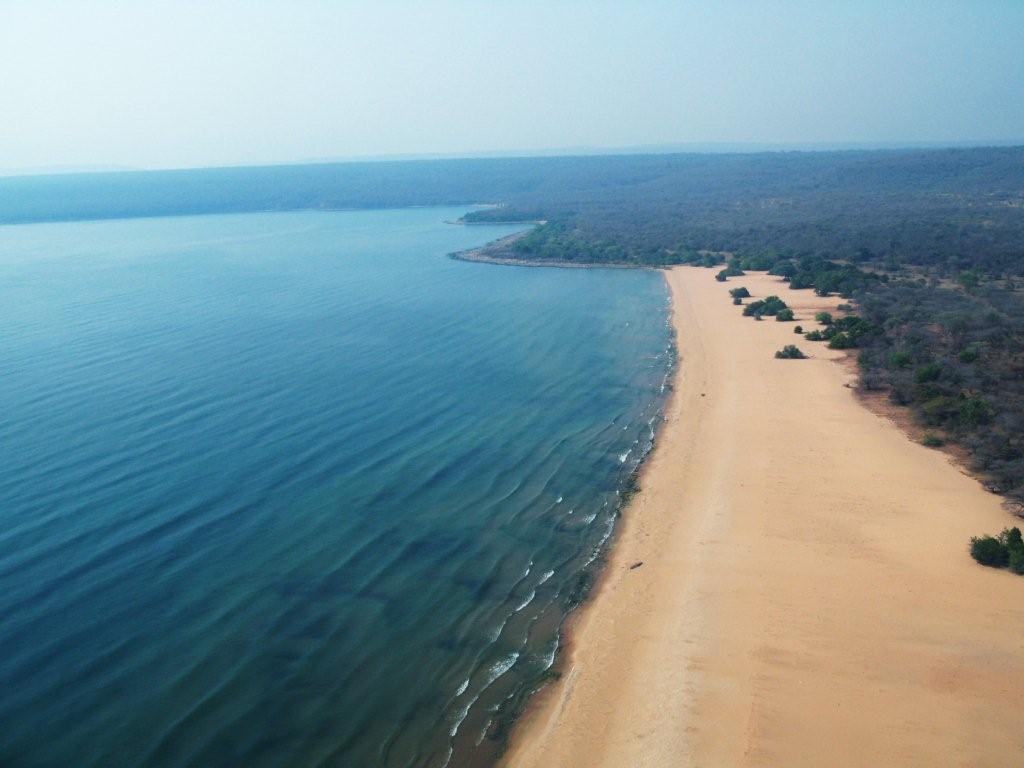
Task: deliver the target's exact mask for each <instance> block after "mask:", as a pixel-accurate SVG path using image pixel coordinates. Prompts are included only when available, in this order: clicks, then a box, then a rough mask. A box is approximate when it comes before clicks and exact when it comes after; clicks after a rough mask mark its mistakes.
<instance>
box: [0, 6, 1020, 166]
mask: <svg viewBox="0 0 1024 768" xmlns="http://www.w3.org/2000/svg"><path fill="white" fill-rule="evenodd" d="M0 51H3V53H2V54H0V61H3V63H4V69H5V71H6V72H8V73H13V74H14V76H12V77H7V78H4V79H3V81H0V102H2V103H3V104H4V105H5V113H6V115H7V119H5V120H2V121H0V172H5V173H11V172H16V171H18V170H21V171H39V170H46V169H50V170H61V169H65V170H66V169H75V170H79V169H101V168H119V167H131V168H175V167H195V166H215V165H246V164H273V163H292V162H310V161H317V160H341V159H344V160H352V159H359V158H367V159H369V158H381V157H400V156H452V155H480V154H532V153H540V154H544V153H550V152H552V151H559V150H562V151H564V150H566V149H572V148H580V149H589V150H592V151H608V150H615V149H627V148H642V147H652V148H656V147H665V146H670V147H685V146H694V145H700V146H709V147H713V146H729V145H753V146H793V147H796V146H811V145H823V146H837V145H838V146H844V145H915V144H964V143H968V144H970V143H992V144H1006V143H1012V142H1018V141H1022V140H1024V99H1021V98H1020V95H1021V94H1020V91H1021V84H1022V83H1024V4H1021V3H1016V2H990V3H985V4H980V3H978V4H970V5H967V4H961V3H955V2H929V3H922V2H911V3H898V4H892V3H882V2H875V1H872V2H863V3H858V4H856V5H853V4H843V3H809V2H788V3H785V4H784V5H779V4H771V5H768V4H760V3H747V2H733V3H728V4H726V5H722V6H719V7H716V8H707V7H702V6H701V5H699V4H696V3H669V2H660V1H659V2H653V1H652V2H646V3H642V4H636V5H632V6H629V7H623V6H620V5H617V4H613V3H596V4H595V3H587V4H583V3H579V2H561V3H556V4H547V5H545V4H540V3H533V2H525V3H519V4H516V5H515V6H514V7H512V6H510V5H502V6H497V5H495V6H487V7H480V6H479V5H474V4H469V3H465V2H455V1H454V0H447V1H446V2H438V3H431V4H430V5H429V7H428V6H424V5H417V4H411V3H399V2H390V3H377V4H370V3H329V2H302V3H296V4H288V3H283V2H267V3H262V4H259V5H258V6H253V5H250V4H245V3H241V2H217V3H212V4H208V5H200V4H191V3H189V4H180V3H179V4H170V3H153V4H146V5H145V7H143V6H141V5H137V4H126V3H115V2H107V1H105V0H86V1H85V2H81V3H75V4H73V5H72V4H68V3H59V2H54V1H52V0H51V1H49V2H47V1H45V0H44V2H38V3H31V4H29V3H5V4H3V5H2V6H0ZM12 117H13V119H12Z"/></svg>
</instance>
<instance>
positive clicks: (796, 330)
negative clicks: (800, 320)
mask: <svg viewBox="0 0 1024 768" xmlns="http://www.w3.org/2000/svg"><path fill="white" fill-rule="evenodd" d="M803 332H804V327H803V326H802V325H797V326H794V328H793V333H803Z"/></svg>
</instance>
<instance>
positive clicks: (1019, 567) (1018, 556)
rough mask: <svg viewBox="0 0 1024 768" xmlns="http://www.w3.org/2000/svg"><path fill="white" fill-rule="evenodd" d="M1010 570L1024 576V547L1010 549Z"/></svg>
mask: <svg viewBox="0 0 1024 768" xmlns="http://www.w3.org/2000/svg"><path fill="white" fill-rule="evenodd" d="M1010 570H1011V571H1013V572H1014V573H1016V574H1019V575H1022V576H1024V549H1016V550H1010Z"/></svg>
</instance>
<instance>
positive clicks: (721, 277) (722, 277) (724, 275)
mask: <svg viewBox="0 0 1024 768" xmlns="http://www.w3.org/2000/svg"><path fill="white" fill-rule="evenodd" d="M728 276H729V275H728V274H727V273H726V271H725V270H724V269H723V270H722V271H721V272H719V273H718V274H717V275H715V280H717V281H718V282H720V283H724V282H725V278H727V277H728Z"/></svg>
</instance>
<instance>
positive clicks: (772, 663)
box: [503, 267, 1024, 768]
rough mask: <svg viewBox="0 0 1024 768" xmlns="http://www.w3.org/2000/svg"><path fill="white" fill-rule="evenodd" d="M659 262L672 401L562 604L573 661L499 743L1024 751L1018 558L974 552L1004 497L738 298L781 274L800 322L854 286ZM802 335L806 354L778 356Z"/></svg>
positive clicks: (518, 759)
mask: <svg viewBox="0 0 1024 768" xmlns="http://www.w3.org/2000/svg"><path fill="white" fill-rule="evenodd" d="M665 276H666V280H667V281H668V283H669V286H670V288H671V291H672V296H673V316H672V322H673V326H674V328H675V331H676V337H677V347H678V352H679V355H678V357H679V364H678V367H677V368H676V371H675V378H674V391H673V393H672V397H671V399H670V402H669V404H668V407H667V410H666V419H665V423H664V424H663V426H662V428H661V429H660V430H659V433H658V437H657V441H656V445H655V448H654V450H653V451H652V453H651V454H650V456H649V457H648V459H647V461H646V462H645V464H644V465H643V470H642V482H641V487H640V491H639V493H638V494H637V495H636V496H635V497H634V498H633V499H632V501H631V503H630V504H629V505H628V507H627V508H626V509H625V510H624V513H623V519H622V521H621V523H620V525H621V529H620V531H619V533H618V534H617V535H616V538H615V541H614V545H613V547H612V549H611V554H610V559H609V562H608V564H607V565H606V566H605V569H604V571H603V573H602V576H601V580H600V582H599V588H598V589H596V590H595V593H594V595H593V597H592V599H591V600H589V601H588V602H587V603H586V604H585V605H584V606H583V607H582V608H581V609H580V610H579V611H578V612H577V614H576V615H574V616H573V618H572V619H571V632H570V633H569V637H568V640H567V649H566V650H565V651H564V658H562V659H560V663H559V668H560V670H562V672H563V675H562V678H561V680H560V681H559V682H558V683H556V684H554V685H552V686H550V687H549V688H548V689H546V690H545V691H542V692H541V693H540V694H539V695H538V696H537V698H536V699H535V701H534V702H533V703H532V705H531V707H530V709H529V711H528V712H527V714H526V715H525V716H524V718H523V719H522V720H521V722H520V723H519V724H518V725H517V727H516V729H515V731H514V733H513V737H512V741H511V744H510V750H509V752H508V754H507V755H506V758H505V760H504V762H503V764H505V765H509V766H515V768H541V767H542V766H553V765H587V766H614V767H615V768H619V767H620V766H621V767H622V768H626V767H627V766H634V765H637V764H640V763H643V764H652V765H709V766H711V765H723V766H724V765H728V766H743V765H765V764H774V765H826V764H827V765H850V766H853V765H863V764H872V765H888V764H894V763H895V764H909V763H913V764H920V765H950V766H952V765H962V764H1003V763H1005V761H1006V760H1007V759H1012V758H1010V757H1009V756H1010V755H1013V754H1019V753H1020V750H1021V749H1022V747H1024V738H1022V737H1021V736H1020V735H1019V727H1018V724H1017V723H1016V720H1015V711H1016V704H1017V703H1019V702H1017V701H1016V692H1018V691H1019V690H1021V689H1022V688H1024V658H1022V657H1021V655H1020V653H1019V650H1020V649H1019V640H1017V639H1016V638H1019V637H1020V636H1021V635H1022V634H1024V611H1021V610H1020V609H1019V596H1020V591H1019V584H1018V583H1017V582H1016V581H1015V579H1016V578H1018V577H1015V576H1013V575H1011V574H1006V573H1002V572H995V571H992V570H990V569H985V568H982V567H980V566H978V565H977V564H975V563H974V562H973V561H972V560H971V559H970V557H969V556H968V554H967V551H966V549H967V548H966V545H967V541H968V538H969V536H971V535H973V534H974V533H975V532H976V531H979V530H999V528H1001V527H1003V526H1004V525H1006V524H1007V523H1008V520H1009V518H1008V516H1007V514H1006V512H1005V511H1004V510H1003V509H1002V506H1001V499H1000V498H999V497H998V496H994V495H992V494H990V493H988V492H986V491H985V490H984V489H983V488H982V487H981V486H980V484H979V483H978V482H977V481H976V480H975V479H973V478H971V477H968V476H966V475H965V474H963V473H962V472H961V471H959V469H958V468H957V467H956V466H954V465H953V464H952V463H950V461H949V458H948V457H947V456H946V455H945V454H943V453H941V452H936V451H934V450H931V449H928V448H925V447H923V446H921V445H918V444H915V443H913V442H911V441H910V440H908V439H907V437H906V435H904V434H903V433H902V432H901V431H900V430H899V429H898V427H897V426H896V425H895V424H893V423H892V422H891V421H889V420H887V419H882V418H879V417H878V416H876V415H875V414H873V413H871V412H870V411H869V410H868V409H866V408H865V407H864V406H863V404H862V403H861V402H860V401H859V399H858V398H857V397H856V395H855V394H854V393H853V391H852V390H851V389H850V388H849V387H847V386H844V385H845V384H849V383H851V380H852V373H851V371H850V370H849V369H848V368H846V367H845V366H843V365H836V362H837V361H842V360H844V359H845V358H846V354H845V353H844V352H841V351H834V350H829V349H827V348H826V347H825V346H824V345H821V344H814V343H811V342H806V341H804V340H802V339H801V338H800V337H795V336H794V334H793V327H794V325H795V324H796V323H789V322H775V321H772V320H769V321H766V322H760V323H758V322H756V321H753V320H751V319H750V318H746V317H743V316H742V314H741V313H740V312H739V311H738V310H739V308H737V307H735V306H733V305H732V302H731V300H730V298H729V295H728V288H729V287H735V286H736V285H745V286H747V287H749V289H750V290H751V292H752V293H753V294H754V295H755V296H761V297H763V296H766V295H768V294H770V293H775V294H778V295H779V296H782V297H783V299H784V300H785V301H786V302H787V303H788V304H789V305H790V306H791V307H793V308H794V310H795V311H796V314H797V321H796V322H797V323H801V324H803V325H804V326H805V327H808V326H810V327H814V326H815V321H814V319H813V317H814V313H815V312H817V311H824V310H834V309H835V305H837V304H838V303H839V302H841V301H842V300H841V299H838V298H835V297H831V298H822V297H818V296H816V295H814V294H813V293H812V292H811V291H795V290H792V289H790V288H789V287H788V285H786V284H785V283H783V282H782V281H781V280H780V279H779V278H775V277H771V276H768V275H765V274H754V273H748V274H747V275H746V276H744V277H742V278H736V279H734V280H733V281H730V282H729V283H727V284H722V283H718V282H716V281H715V280H714V274H713V272H712V271H710V270H704V269H700V268H692V267H681V268H675V269H671V270H668V271H666V272H665ZM794 341H796V342H797V344H798V346H800V347H801V349H803V350H804V351H805V352H806V353H807V354H808V355H809V356H810V358H809V359H807V360H796V361H785V360H775V359H773V352H774V350H776V349H778V348H780V347H781V346H783V345H784V344H789V343H793V342H794ZM894 617H899V620H898V621H895V620H894ZM982 711H983V712H985V713H986V717H985V718H979V717H976V716H973V715H972V713H977V712H982ZM898 755H899V756H905V757H907V756H913V757H912V759H911V758H910V757H907V759H906V760H904V759H903V758H896V759H894V756H898Z"/></svg>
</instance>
